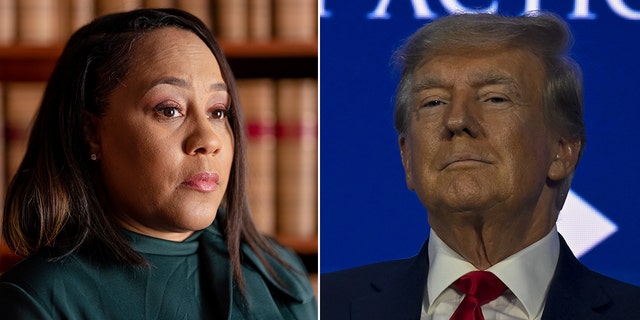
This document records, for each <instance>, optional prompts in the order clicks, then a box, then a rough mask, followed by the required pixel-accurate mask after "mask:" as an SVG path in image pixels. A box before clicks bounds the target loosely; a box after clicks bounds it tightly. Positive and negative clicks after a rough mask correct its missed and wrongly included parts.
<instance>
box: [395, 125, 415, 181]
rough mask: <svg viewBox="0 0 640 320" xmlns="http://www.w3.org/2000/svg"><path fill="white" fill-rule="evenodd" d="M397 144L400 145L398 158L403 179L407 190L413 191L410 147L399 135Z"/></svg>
mask: <svg viewBox="0 0 640 320" xmlns="http://www.w3.org/2000/svg"><path fill="white" fill-rule="evenodd" d="M398 144H399V145H400V157H401V158H402V166H403V167H404V177H405V180H406V182H407V188H409V190H415V187H414V186H413V177H412V176H411V146H410V144H409V143H408V141H407V137H406V136H405V135H404V134H400V136H399V137H398Z"/></svg>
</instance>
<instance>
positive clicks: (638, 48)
mask: <svg viewBox="0 0 640 320" xmlns="http://www.w3.org/2000/svg"><path fill="white" fill-rule="evenodd" d="M456 5H458V6H465V7H468V8H490V9H497V10H498V11H499V12H501V13H506V14H510V15H518V14H521V13H523V12H524V11H525V10H526V9H542V10H547V11H552V12H555V13H557V14H558V15H559V16H561V17H563V18H564V19H565V20H567V22H568V23H569V25H570V27H571V29H572V31H573V32H574V36H575V45H574V49H573V51H572V52H573V54H572V55H573V57H574V58H575V59H576V60H577V61H578V63H579V64H580V65H581V66H582V68H583V72H584V75H585V114H586V125H587V140H588V141H587V146H586V149H585V151H584V155H583V158H582V161H581V163H580V165H579V167H578V171H577V173H576V176H575V179H574V183H573V186H572V190H573V191H574V192H575V193H576V194H577V195H579V196H580V197H581V198H582V199H584V200H585V201H586V202H587V203H588V204H590V205H591V206H592V208H593V209H594V210H596V211H598V212H600V213H601V214H602V216H603V217H606V219H608V221H609V225H610V226H611V225H613V226H614V228H613V230H612V231H611V232H610V233H611V234H609V235H607V236H606V237H604V239H603V240H602V241H601V242H599V243H598V244H597V245H595V247H593V248H591V249H589V250H587V251H586V253H585V254H584V255H583V256H582V257H581V260H582V261H583V262H584V263H585V264H587V265H588V266H589V267H591V268H592V269H594V270H597V271H599V272H602V273H604V274H607V275H610V276H613V277H615V278H618V279H621V280H624V281H627V282H631V283H635V284H638V285H640V256H639V255H638V254H636V253H637V252H638V246H639V245H640V237H639V236H638V230H640V212H638V210H637V208H639V207H640V195H638V191H639V189H640V188H639V187H638V185H637V182H638V181H640V172H638V170H637V163H638V156H639V155H640V153H639V151H638V150H639V148H640V141H639V138H640V134H639V132H638V130H640V126H639V125H638V120H639V119H640V103H638V100H639V97H640V86H639V84H638V82H639V81H638V80H637V77H638V75H640V20H638V19H640V3H639V2H638V1H636V0H634V1H631V0H626V1H624V0H607V1H604V0H599V1H596V0H591V1H589V0H566V1H563V0H560V1H556V0H553V1H552V0H529V1H527V0H508V1H507V0H493V1H491V0H482V1H480V0H475V1H473V0H413V1H412V0H359V1H344V0H324V1H320V7H321V8H320V13H321V18H320V268H321V272H328V271H334V270H339V269H344V268H348V267H354V266H358V265H362V264H367V263H372V262H377V261H382V260H389V259H396V258H403V257H408V256H412V255H414V254H415V253H417V251H418V249H419V248H420V246H421V245H422V243H423V241H424V240H425V238H426V236H427V234H428V230H429V227H428V225H427V213H426V211H425V210H424V208H423V207H422V205H421V204H420V202H419V201H418V199H417V197H416V196H415V194H414V193H413V192H410V191H408V190H407V188H406V185H405V181H404V173H403V169H402V165H401V163H400V156H399V152H398V146H397V137H396V133H395V131H394V129H393V124H392V123H393V121H392V118H393V116H392V115H393V105H392V102H393V100H392V97H393V94H394V91H395V86H396V83H397V80H398V75H397V73H394V71H393V70H391V67H390V57H391V55H392V53H393V51H394V50H395V49H396V48H397V47H398V46H399V45H400V44H401V43H402V40H403V39H405V38H406V37H408V36H409V35H410V34H411V33H412V32H414V31H415V30H416V29H418V28H419V27H420V26H422V25H423V24H425V23H427V22H429V21H431V20H432V19H433V17H434V16H442V15H446V14H448V13H449V12H452V10H455V6H456ZM580 220H581V218H578V219H577V221H580ZM601 229H602V228H601V227H600V226H599V225H595V224H594V225H591V229H588V228H587V229H584V228H583V229H581V230H578V231H577V232H578V235H577V236H578V237H584V238H585V239H589V238H590V237H592V236H593V233H595V232H597V231H598V230H601ZM588 241H592V240H587V242H588Z"/></svg>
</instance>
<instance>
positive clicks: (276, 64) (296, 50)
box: [0, 41, 318, 81]
mask: <svg viewBox="0 0 640 320" xmlns="http://www.w3.org/2000/svg"><path fill="white" fill-rule="evenodd" d="M221 46H222V48H223V50H224V53H225V56H226V57H227V59H228V60H229V64H230V65H231V68H232V69H233V72H234V75H235V76H236V77H237V78H258V77H267V78H302V77H312V78H317V73H318V67H317V66H318V63H317V62H318V58H317V56H318V45H317V44H316V43H287V42H282V43H279V42H267V43H251V42H246V43H225V42H224V41H221ZM60 53H62V46H56V45H54V46H32V45H31V46H29V45H15V46H0V81H47V80H48V79H49V76H50V75H51V72H52V71H53V68H54V67H55V64H56V61H57V59H58V56H59V55H60Z"/></svg>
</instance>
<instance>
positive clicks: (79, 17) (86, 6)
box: [68, 0, 96, 35]
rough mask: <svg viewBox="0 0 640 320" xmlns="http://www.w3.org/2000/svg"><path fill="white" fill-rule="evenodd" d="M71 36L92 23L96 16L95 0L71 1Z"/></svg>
mask: <svg viewBox="0 0 640 320" xmlns="http://www.w3.org/2000/svg"><path fill="white" fill-rule="evenodd" d="M68 8H69V9H68V10H69V35H71V34H72V33H74V32H75V31H76V30H78V29H80V28H81V27H82V26H84V25H86V24H88V23H89V22H91V21H92V20H93V19H94V18H95V16H96V14H95V12H96V7H95V3H94V1H93V0H69V7H68Z"/></svg>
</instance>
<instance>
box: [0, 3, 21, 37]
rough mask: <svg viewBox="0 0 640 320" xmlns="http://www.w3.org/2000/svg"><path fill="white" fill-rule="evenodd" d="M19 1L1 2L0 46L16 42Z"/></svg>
mask: <svg viewBox="0 0 640 320" xmlns="http://www.w3.org/2000/svg"><path fill="white" fill-rule="evenodd" d="M16 1H17V0H0V45H10V44H13V43H15V42H16V39H17V36H18V20H17V19H16V17H17V16H18V9H17V4H16Z"/></svg>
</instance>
